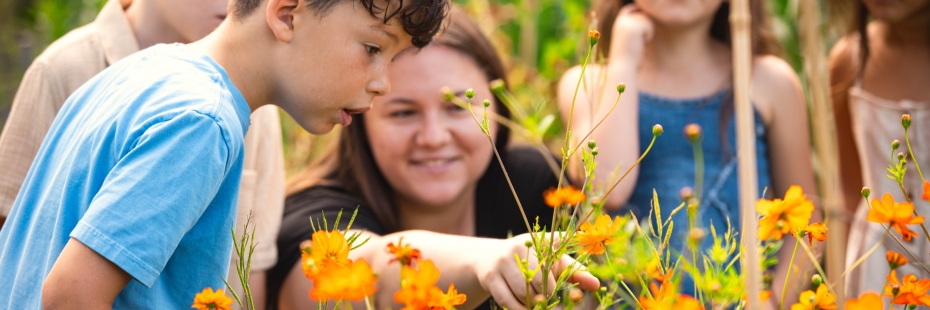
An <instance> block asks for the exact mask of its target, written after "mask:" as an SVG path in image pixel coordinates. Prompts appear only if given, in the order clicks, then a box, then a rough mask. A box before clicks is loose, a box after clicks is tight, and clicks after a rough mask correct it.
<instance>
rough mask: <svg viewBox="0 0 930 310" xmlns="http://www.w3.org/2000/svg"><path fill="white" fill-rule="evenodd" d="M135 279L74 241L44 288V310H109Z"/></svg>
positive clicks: (67, 246) (46, 281) (65, 251)
mask: <svg viewBox="0 0 930 310" xmlns="http://www.w3.org/2000/svg"><path fill="white" fill-rule="evenodd" d="M130 279H132V277H130V276H129V274H128V273H126V272H125V271H123V269H120V268H119V267H118V266H116V265H115V264H113V263H112V262H110V261H109V260H107V259H106V258H104V257H103V256H100V254H97V252H94V250H91V249H90V248H88V247H87V246H85V245H84V244H83V243H81V242H80V241H77V240H76V239H74V238H72V239H71V240H69V241H68V244H66V245H65V248H64V249H63V250H62V251H61V255H60V256H58V260H57V261H55V265H53V266H52V270H51V272H49V274H48V277H47V278H45V283H44V284H43V285H42V308H43V309H77V308H80V309H110V308H112V307H113V300H114V299H116V296H117V295H118V294H119V292H120V291H122V290H123V287H125V286H126V284H127V283H129V280H130Z"/></svg>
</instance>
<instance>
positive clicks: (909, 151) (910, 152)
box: [904, 128, 925, 183]
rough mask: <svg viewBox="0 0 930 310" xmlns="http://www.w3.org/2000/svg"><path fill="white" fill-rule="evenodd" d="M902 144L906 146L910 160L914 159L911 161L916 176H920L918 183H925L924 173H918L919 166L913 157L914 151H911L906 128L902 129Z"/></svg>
mask: <svg viewBox="0 0 930 310" xmlns="http://www.w3.org/2000/svg"><path fill="white" fill-rule="evenodd" d="M904 143H905V144H907V152H908V154H910V155H911V158H913V159H914V160H913V161H914V166H916V167H917V174H918V175H920V182H921V183H923V182H925V181H924V173H923V172H921V171H920V164H918V163H917V157H914V150H913V149H911V138H910V136H909V135H908V134H907V128H904Z"/></svg>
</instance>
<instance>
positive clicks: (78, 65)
mask: <svg viewBox="0 0 930 310" xmlns="http://www.w3.org/2000/svg"><path fill="white" fill-rule="evenodd" d="M138 50H139V44H138V43H137V42H136V38H135V36H134V35H133V32H132V28H130V25H129V21H128V20H127V19H126V16H125V12H124V11H123V7H122V6H121V5H120V2H119V1H117V0H110V1H109V2H108V3H107V4H106V6H104V8H103V10H102V11H100V15H98V16H97V18H96V20H94V22H92V23H90V24H88V25H86V26H83V27H81V28H78V29H75V30H73V31H71V32H69V33H68V34H67V35H65V36H64V37H62V38H61V39H59V40H57V41H55V42H54V43H52V45H51V46H49V47H48V49H46V50H45V51H44V52H43V53H42V55H39V57H38V58H36V60H35V62H33V64H32V65H31V66H30V67H29V69H28V70H27V71H26V74H25V76H23V80H22V83H21V84H20V86H19V91H17V93H16V97H15V99H14V100H13V108H12V110H11V111H10V115H9V118H8V119H7V123H6V126H5V127H4V128H3V132H2V133H0V171H2V173H0V215H3V216H6V215H8V214H9V213H10V208H11V207H12V205H13V200H14V199H15V198H16V194H17V193H18V192H19V189H20V187H21V186H22V184H23V180H24V179H25V178H26V173H27V172H28V171H29V166H30V165H31V164H32V161H33V159H34V158H35V156H36V153H38V150H39V146H40V145H41V144H42V140H43V139H44V138H45V134H46V133H47V132H48V129H49V127H51V125H52V121H53V120H54V119H55V115H56V114H57V113H58V110H59V109H60V108H61V106H62V104H63V103H64V102H65V99H67V98H68V96H69V95H71V93H72V92H74V91H75V90H76V89H77V88H78V87H80V86H81V85H82V84H84V82H86V81H88V80H89V79H90V78H91V77H93V76H94V75H96V74H97V73H98V72H100V71H103V69H105V68H106V67H107V66H109V65H111V64H113V63H115V62H117V61H119V60H120V59H122V58H123V57H126V56H128V55H130V54H132V53H135V52H137V51H138ZM283 208H284V159H283V154H282V142H281V123H280V118H279V115H278V109H277V108H276V107H274V106H266V107H262V108H260V109H258V110H256V111H255V112H254V113H252V116H251V126H250V127H249V131H248V134H247V135H246V136H245V158H244V162H243V172H242V181H241V184H240V192H239V210H238V217H237V225H238V227H237V233H239V232H241V231H242V228H241V225H242V224H243V223H244V222H245V219H246V217H247V216H248V214H249V212H250V211H251V212H252V213H253V218H252V222H253V223H254V227H255V228H256V229H255V239H256V241H258V246H257V247H256V249H255V253H254V256H253V258H252V269H253V270H258V271H263V270H267V269H269V268H271V266H273V265H274V264H275V262H276V259H277V257H276V256H277V248H276V239H277V235H278V229H279V228H280V225H281V212H283ZM217 233H229V232H228V231H227V232H217ZM232 274H235V272H233V273H232ZM230 280H231V281H229V282H230V283H233V282H238V280H237V279H236V278H232V279H230ZM192 296H193V295H192Z"/></svg>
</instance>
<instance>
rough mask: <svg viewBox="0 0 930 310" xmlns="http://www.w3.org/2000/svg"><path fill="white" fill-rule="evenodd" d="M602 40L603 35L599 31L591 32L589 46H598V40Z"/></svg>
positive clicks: (589, 33)
mask: <svg viewBox="0 0 930 310" xmlns="http://www.w3.org/2000/svg"><path fill="white" fill-rule="evenodd" d="M600 38H601V33H600V32H598V31H597V30H591V32H588V44H590V45H591V46H594V44H597V40H600Z"/></svg>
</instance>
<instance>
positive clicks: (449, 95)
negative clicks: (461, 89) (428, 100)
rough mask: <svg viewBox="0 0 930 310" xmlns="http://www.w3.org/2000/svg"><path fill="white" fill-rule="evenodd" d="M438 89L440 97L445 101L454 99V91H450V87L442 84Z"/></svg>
mask: <svg viewBox="0 0 930 310" xmlns="http://www.w3.org/2000/svg"><path fill="white" fill-rule="evenodd" d="M439 91H440V92H442V99H445V100H446V101H452V99H455V93H453V92H452V88H449V87H448V86H443V87H442V88H440V89H439Z"/></svg>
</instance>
